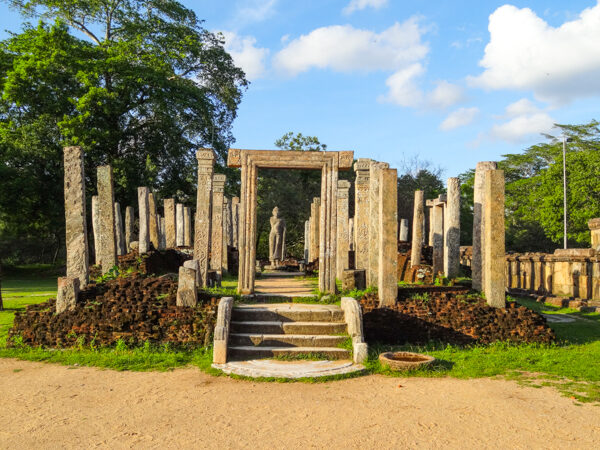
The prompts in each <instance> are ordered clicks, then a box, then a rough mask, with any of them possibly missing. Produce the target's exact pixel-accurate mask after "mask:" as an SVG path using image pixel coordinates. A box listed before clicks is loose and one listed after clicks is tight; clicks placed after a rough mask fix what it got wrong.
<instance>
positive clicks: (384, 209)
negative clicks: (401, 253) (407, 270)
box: [377, 168, 398, 306]
mask: <svg viewBox="0 0 600 450" xmlns="http://www.w3.org/2000/svg"><path fill="white" fill-rule="evenodd" d="M378 176H379V199H378V202H377V203H378V204H379V214H378V217H379V230H378V233H377V235H378V236H379V245H378V248H379V261H378V265H377V267H378V270H379V274H378V276H377V285H378V289H377V291H378V293H379V304H380V305H381V306H393V305H394V304H395V303H396V299H397V298H398V241H397V236H398V171H397V170H396V169H388V168H385V169H381V170H380V171H379V174H378Z"/></svg>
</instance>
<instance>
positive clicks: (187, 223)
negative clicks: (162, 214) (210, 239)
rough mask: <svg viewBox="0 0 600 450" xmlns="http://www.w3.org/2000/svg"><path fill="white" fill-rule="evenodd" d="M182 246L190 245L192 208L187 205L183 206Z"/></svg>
mask: <svg viewBox="0 0 600 450" xmlns="http://www.w3.org/2000/svg"><path fill="white" fill-rule="evenodd" d="M183 246H184V247H191V246H192V209H191V208H190V207H189V206H186V207H185V208H183Z"/></svg>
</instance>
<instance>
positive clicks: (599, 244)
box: [588, 218, 600, 250]
mask: <svg viewBox="0 0 600 450" xmlns="http://www.w3.org/2000/svg"><path fill="white" fill-rule="evenodd" d="M588 228H589V229H590V232H591V238H592V248H593V249H594V250H600V218H596V219H590V220H588Z"/></svg>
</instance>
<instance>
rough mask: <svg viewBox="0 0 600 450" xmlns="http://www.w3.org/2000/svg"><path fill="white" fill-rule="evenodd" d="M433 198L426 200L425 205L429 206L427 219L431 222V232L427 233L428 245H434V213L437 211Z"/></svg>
mask: <svg viewBox="0 0 600 450" xmlns="http://www.w3.org/2000/svg"><path fill="white" fill-rule="evenodd" d="M433 202H434V201H433V200H425V207H426V208H427V219H428V220H427V221H428V222H429V233H428V234H427V245H429V246H430V247H433V234H434V231H433V220H434V219H433V214H434V213H435V211H434V209H433V208H434V206H433Z"/></svg>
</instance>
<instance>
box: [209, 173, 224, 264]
mask: <svg viewBox="0 0 600 450" xmlns="http://www.w3.org/2000/svg"><path fill="white" fill-rule="evenodd" d="M226 180H227V177H226V176H225V175H223V174H220V173H216V174H214V175H213V182H212V227H211V229H212V234H211V240H210V268H211V269H212V270H215V271H217V273H218V274H222V273H223V192H224V191H225V181H226Z"/></svg>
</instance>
